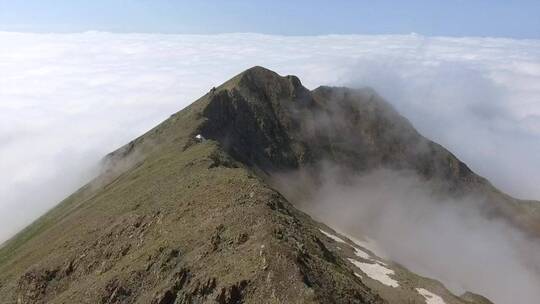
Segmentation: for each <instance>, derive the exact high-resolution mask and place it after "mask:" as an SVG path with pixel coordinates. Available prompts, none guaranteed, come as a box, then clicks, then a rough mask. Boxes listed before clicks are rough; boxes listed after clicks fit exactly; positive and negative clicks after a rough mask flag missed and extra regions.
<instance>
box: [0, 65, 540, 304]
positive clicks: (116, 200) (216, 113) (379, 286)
mask: <svg viewBox="0 0 540 304" xmlns="http://www.w3.org/2000/svg"><path fill="white" fill-rule="evenodd" d="M104 162H105V168H106V169H105V170H104V171H103V173H102V174H101V175H100V176H98V177H97V178H96V179H95V180H94V181H92V182H91V183H90V184H88V185H86V186H84V187H83V188H81V189H80V190H79V191H77V192H76V193H74V194H73V195H71V196H70V197H68V198H67V199H66V200H64V201H63V202H62V203H60V204H59V205H58V206H57V207H56V208H54V209H53V210H51V211H50V212H49V213H47V214H46V215H44V216H43V217H42V218H40V219H39V220H38V221H36V222H35V223H34V224H32V225H31V226H29V227H28V228H26V229H25V230H24V231H22V232H21V233H19V234H18V235H17V236H16V237H14V238H13V239H11V240H10V241H8V242H7V243H6V244H5V245H4V246H3V247H2V248H1V249H0V298H1V299H3V303H4V302H5V303H160V304H172V303H425V301H426V300H427V299H431V296H430V295H429V294H427V296H426V295H425V294H426V293H425V292H423V291H422V290H430V291H431V292H432V293H436V294H437V295H438V296H439V297H441V298H442V299H444V301H445V303H449V304H450V303H489V301H488V300H487V299H485V298H483V297H481V296H478V295H474V294H472V293H467V294H465V295H464V296H463V297H461V298H460V297H457V296H454V295H452V294H451V293H450V292H449V291H448V290H446V289H445V288H444V286H442V285H441V284H440V283H438V282H436V281H434V280H430V279H427V278H422V277H420V276H417V275H415V274H413V273H411V272H409V271H408V270H407V269H405V268H403V267H401V266H399V265H397V264H393V263H391V262H390V261H384V260H383V259H381V258H380V257H377V256H376V253H374V252H371V251H370V250H369V248H366V247H363V245H362V243H360V242H353V241H352V240H350V239H348V238H347V237H346V236H343V235H339V236H338V235H337V234H338V233H336V232H333V231H331V229H329V228H328V227H326V226H325V225H324V224H323V223H318V222H316V221H314V220H313V219H311V218H310V217H309V216H307V215H306V214H304V213H302V212H301V211H298V210H297V209H296V208H295V207H294V206H293V204H291V203H295V202H294V201H292V202H290V201H288V200H287V199H286V198H285V197H283V196H282V195H281V194H280V192H278V191H277V190H276V189H275V187H274V186H273V184H272V183H270V181H271V180H272V177H273V176H275V175H277V174H281V173H284V172H290V171H294V170H306V171H308V172H311V173H312V178H313V182H314V183H315V184H317V180H318V179H319V177H318V176H317V174H319V173H318V172H320V171H319V170H318V168H319V167H321V166H323V165H324V164H325V163H332V164H333V165H336V166H338V167H341V168H344V169H346V170H344V172H347V173H346V174H343V175H342V176H343V178H344V179H347V174H356V173H362V172H368V171H370V170H372V169H376V168H381V167H384V168H388V169H392V170H408V171H413V172H416V173H417V174H418V175H419V176H421V177H422V178H423V179H425V180H426V181H430V182H431V184H432V185H433V192H434V193H435V195H439V196H455V197H459V196H464V195H476V196H479V197H483V198H485V201H486V205H485V212H486V213H487V214H489V215H490V216H492V217H498V218H501V219H504V220H505V221H508V222H509V223H511V224H512V225H515V226H518V227H519V228H520V229H522V230H523V231H526V232H527V233H528V234H531V235H535V234H537V233H538V231H540V230H538V227H537V226H535V225H536V224H535V223H538V222H539V221H538V220H536V218H537V217H538V212H537V213H534V212H533V211H534V210H533V208H532V207H531V206H532V203H530V204H526V203H522V202H519V201H517V200H515V199H513V198H511V197H509V196H507V195H505V194H503V193H501V192H499V191H498V190H496V189H495V188H494V187H493V186H491V184H490V183H489V182H488V181H486V180H485V179H483V178H481V177H479V176H477V175H476V174H474V173H473V172H472V171H471V170H470V169H469V168H468V167H467V166H466V165H465V164H464V163H462V162H461V161H459V160H458V159H457V158H456V157H455V156H454V155H452V154H451V153H450V152H448V151H447V150H446V149H444V148H443V147H441V146H440V145H438V144H436V143H433V142H431V141H429V140H427V139H425V138H424V137H422V136H421V135H420V134H418V132H416V130H415V129H414V128H413V127H412V125H411V124H410V123H409V122H408V121H407V120H406V119H405V118H403V117H401V116H400V115H399V114H398V113H397V112H396V111H395V110H394V109H393V108H392V107H391V106H390V105H389V104H388V103H386V102H385V101H384V100H382V99H381V98H380V97H379V96H377V94H375V92H373V91H372V90H369V89H363V90H351V89H347V88H331V87H319V88H317V89H315V90H313V91H309V90H307V89H306V88H304V87H303V86H302V85H301V83H300V81H299V79H298V78H296V77H294V76H286V77H281V76H279V75H277V74H276V73H274V72H272V71H269V70H266V69H264V68H261V67H254V68H251V69H249V70H247V71H245V72H243V73H241V74H239V75H237V76H236V77H234V78H232V79H231V80H229V81H228V82H226V83H224V84H223V85H221V86H220V87H218V88H215V89H212V90H211V91H210V92H209V93H207V94H206V95H204V96H203V97H201V98H200V99H199V100H197V101H195V102H194V103H193V104H191V105H190V106H189V107H187V108H186V109H184V110H182V111H180V112H178V113H176V114H174V115H172V116H171V117H170V118H169V119H167V120H166V121H164V122H163V123H161V124H160V125H159V126H157V127H155V128H154V129H152V130H151V131H149V132H148V133H146V134H144V135H143V136H141V137H139V138H137V139H135V140H134V141H132V142H131V143H129V144H128V145H126V146H124V147H122V148H120V149H119V150H117V151H115V152H113V153H111V154H110V155H108V156H107V157H106V158H105V161H104ZM278 190H279V187H278ZM321 230H322V231H321ZM360 251H362V252H364V254H363V255H362V254H359V252H360ZM355 261H356V263H355ZM362 262H364V264H362ZM360 264H361V265H360ZM366 265H368V266H366ZM362 267H368V268H362ZM381 267H382V270H381ZM370 269H371V270H372V269H375V270H378V271H379V274H380V273H381V272H382V273H387V274H388V273H391V276H390V279H388V278H383V279H381V280H380V281H377V280H374V279H372V276H370V275H369V271H370ZM362 273H368V274H367V275H362ZM385 280H386V281H385ZM396 285H397V286H396ZM415 288H422V289H421V290H420V291H418V292H417V291H416V289H415ZM433 303H435V302H433ZM437 303H438V302H437Z"/></svg>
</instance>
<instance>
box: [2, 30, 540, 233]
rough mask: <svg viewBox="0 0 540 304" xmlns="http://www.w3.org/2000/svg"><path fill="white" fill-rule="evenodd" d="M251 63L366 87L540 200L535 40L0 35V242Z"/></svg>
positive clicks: (516, 190)
mask: <svg viewBox="0 0 540 304" xmlns="http://www.w3.org/2000/svg"><path fill="white" fill-rule="evenodd" d="M253 65H263V66H265V67H268V68H270V69H273V70H275V71H277V72H279V73H281V74H295V75H298V76H299V77H300V78H301V79H302V80H303V82H304V84H305V85H306V86H308V87H309V88H314V87H315V86H318V85H321V84H327V85H354V86H363V85H369V86H372V87H374V88H376V89H378V90H379V92H380V94H381V95H383V96H385V97H386V98H387V99H388V100H389V101H390V102H392V103H394V104H395V105H396V107H397V108H398V109H399V110H400V111H401V112H402V113H403V114H405V115H406V116H407V117H408V118H410V119H411V121H412V122H413V124H415V125H416V126H417V127H418V129H419V130H420V131H421V132H422V133H424V134H425V135H427V136H429V137H431V138H433V139H434V140H436V141H438V142H440V143H442V144H443V145H445V146H446V147H447V148H449V149H450V150H452V151H454V152H456V153H457V154H458V156H460V157H461V158H462V159H463V160H465V161H466V162H468V163H469V164H470V165H471V166H472V168H474V169H475V170H476V171H477V172H478V173H480V174H482V175H485V176H487V177H488V178H490V179H491V180H493V181H494V182H495V183H496V185H498V186H500V187H502V188H503V189H504V190H506V191H509V192H511V193H512V194H515V195H518V196H521V197H531V198H540V189H539V188H538V187H537V185H539V184H540V175H538V174H537V172H540V140H539V139H540V81H539V80H540V41H534V40H509V39H489V38H485V39H484V38H482V39H481V38H460V39H457V38H427V37H423V36H418V35H407V36H321V37H280V36H267V35H258V34H227V35H213V36H191V35H157V34H155V35H142V34H109V33H99V32H88V33H81V34H62V35H60V34H19V33H0V141H1V143H2V144H1V145H0V197H1V198H2V199H1V201H0V223H2V226H1V227H0V240H3V239H6V238H7V237H8V236H10V235H12V234H13V233H14V232H16V231H17V230H19V229H20V228H22V227H23V226H24V225H26V224H27V223H29V222H30V221H31V220H32V219H34V218H36V217H37V216H38V215H40V214H41V213H43V212H44V211H45V210H46V209H48V208H50V207H52V206H53V205H54V204H56V203H57V202H58V201H59V200H60V199H62V198H63V197H64V196H66V195H67V194H69V193H70V192H72V191H73V190H75V189H76V188H77V187H78V186H79V185H81V184H82V183H83V182H84V181H85V180H87V179H88V178H90V176H91V175H92V173H93V171H92V168H93V166H94V165H95V164H96V163H97V162H98V160H99V159H100V158H101V157H102V156H103V155H104V154H105V153H107V152H109V151H111V150H113V149H115V148H116V147H118V146H120V145H121V144H123V143H125V142H127V141H128V140H130V139H132V138H133V137H135V136H137V135H139V134H141V133H142V132H144V131H145V130H147V129H149V128H151V127H152V126H154V125H155V124H157V123H158V122H159V121H161V120H163V119H165V118H166V117H168V116H169V115H170V114H172V113H173V112H175V111H177V110H180V109H181V108H183V107H184V106H186V105H188V104H189V103H190V102H192V101H193V100H194V99H196V98H197V97H199V96H200V95H202V94H203V93H205V92H206V91H208V89H209V88H210V87H212V86H215V85H218V84H220V83H222V82H223V81H225V80H226V79H228V78H229V77H231V76H232V75H234V74H235V73H238V72H240V71H242V70H243V69H246V68H248V67H250V66H253Z"/></svg>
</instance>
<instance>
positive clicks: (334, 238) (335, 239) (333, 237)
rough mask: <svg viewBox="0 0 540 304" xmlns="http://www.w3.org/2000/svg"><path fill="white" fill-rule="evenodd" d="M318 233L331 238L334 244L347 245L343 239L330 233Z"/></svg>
mask: <svg viewBox="0 0 540 304" xmlns="http://www.w3.org/2000/svg"><path fill="white" fill-rule="evenodd" d="M319 231H320V232H322V234H324V235H326V236H327V237H329V238H331V239H332V240H334V241H336V242H339V243H345V244H347V242H345V241H344V240H343V239H341V238H339V237H338V236H337V235H335V234H332V233H330V232H326V231H324V230H322V229H319Z"/></svg>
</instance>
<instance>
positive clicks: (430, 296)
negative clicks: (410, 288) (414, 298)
mask: <svg viewBox="0 0 540 304" xmlns="http://www.w3.org/2000/svg"><path fill="white" fill-rule="evenodd" d="M416 291H418V293H419V294H421V295H422V296H423V297H424V298H426V304H446V302H444V300H443V298H441V297H439V296H438V295H436V294H434V293H432V292H431V291H429V290H427V289H424V288H416Z"/></svg>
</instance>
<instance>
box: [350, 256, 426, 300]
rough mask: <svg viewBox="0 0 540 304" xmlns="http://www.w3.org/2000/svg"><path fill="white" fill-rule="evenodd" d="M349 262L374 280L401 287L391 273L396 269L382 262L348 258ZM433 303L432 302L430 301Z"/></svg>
mask: <svg viewBox="0 0 540 304" xmlns="http://www.w3.org/2000/svg"><path fill="white" fill-rule="evenodd" d="M348 260H349V262H351V263H353V264H354V266H356V267H358V268H360V270H362V272H363V273H365V274H366V275H367V276H369V277H370V278H372V279H373V280H376V281H379V282H381V283H382V284H384V285H387V286H390V287H399V283H398V281H396V280H394V279H392V278H391V277H390V276H389V275H394V274H395V273H394V270H392V269H388V268H386V267H384V266H382V265H381V264H378V263H374V264H369V263H362V262H359V261H357V260H355V259H348ZM429 304H431V303H429Z"/></svg>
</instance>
